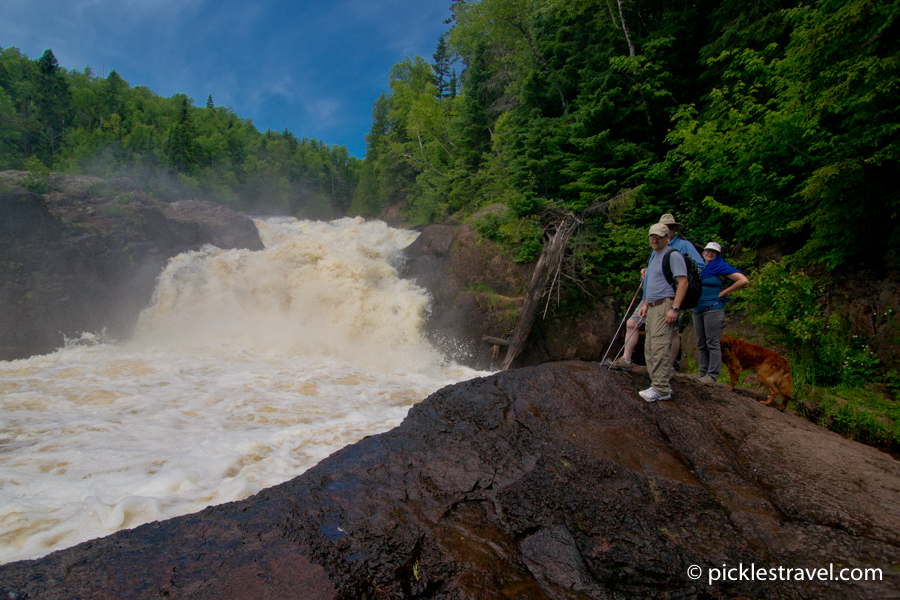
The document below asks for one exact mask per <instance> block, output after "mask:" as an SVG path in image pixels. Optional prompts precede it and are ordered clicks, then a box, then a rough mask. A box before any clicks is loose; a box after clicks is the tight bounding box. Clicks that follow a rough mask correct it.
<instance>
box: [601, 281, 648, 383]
mask: <svg viewBox="0 0 900 600" xmlns="http://www.w3.org/2000/svg"><path fill="white" fill-rule="evenodd" d="M642 285H644V278H643V277H641V281H640V282H639V283H638V287H637V289H636V290H635V291H634V297H633V298H632V299H631V303H630V304H629V305H628V310H626V311H625V318H624V319H622V322H621V323H619V328H618V329H616V335H614V336H613V339H612V341H611V342H610V343H609V348H607V349H606V354H604V355H603V360H601V361H600V364H601V365H602V364H603V361H605V360H606V357H607V356H609V351H610V350H612V347H613V344H615V343H616V338H617V337H619V332H620V331H622V325H624V324H625V321H626V320H628V315H630V314H631V307H632V306H634V301H635V300H637V296H638V292H640V291H641V286H642ZM632 333H633V332H632ZM625 343H626V344H627V343H628V340H627V339H626V340H625ZM616 358H619V357H618V356H616Z"/></svg>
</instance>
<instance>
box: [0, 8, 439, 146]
mask: <svg viewBox="0 0 900 600" xmlns="http://www.w3.org/2000/svg"><path fill="white" fill-rule="evenodd" d="M449 6H450V0H296V1H293V2H291V1H288V0H251V1H250V2H247V1H242V2H236V1H233V0H0V14H2V15H3V16H2V18H0V46H2V47H10V46H15V47H17V48H19V49H20V50H21V51H22V52H24V53H25V54H27V55H28V56H29V57H30V58H32V59H34V58H38V57H40V55H41V54H42V53H43V52H44V50H45V49H47V48H52V49H53V53H54V55H55V56H56V58H57V60H58V61H59V64H60V66H62V67H65V68H67V69H77V70H81V69H83V68H84V67H85V66H86V65H90V66H91V68H92V69H93V71H94V73H95V74H102V73H104V72H105V73H108V72H109V71H110V70H112V69H115V70H116V71H118V72H119V74H120V75H121V76H122V77H123V78H124V79H125V80H126V81H127V82H128V83H129V84H131V85H132V86H138V85H145V86H147V87H149V88H150V89H152V90H153V91H155V92H156V93H157V94H159V95H161V96H166V97H168V96H171V95H172V94H174V93H185V94H187V95H188V96H190V97H191V98H194V100H195V105H197V106H205V105H206V98H207V96H208V95H212V97H213V101H214V102H215V103H216V105H217V106H231V107H232V108H233V109H234V111H235V112H236V113H237V114H238V115H239V116H241V117H244V118H250V119H253V123H254V124H255V125H256V127H257V128H259V129H260V130H261V131H265V130H266V129H274V130H277V131H281V130H283V129H284V128H288V129H290V130H291V131H292V132H293V133H294V135H296V136H298V137H310V138H317V139H320V140H322V141H324V142H325V143H327V144H338V145H343V146H347V148H348V149H349V150H350V153H351V154H353V155H355V156H358V157H360V158H361V157H362V156H363V155H364V153H365V140H364V138H363V136H364V135H365V134H366V132H368V130H369V126H370V124H371V114H372V112H371V111H372V102H373V101H374V100H375V99H376V98H377V97H378V95H379V94H380V93H381V92H382V91H386V90H387V78H388V73H389V70H390V67H391V65H393V64H394V63H396V62H398V61H401V60H403V58H404V57H406V56H415V55H416V54H418V55H420V56H423V57H425V58H426V59H428V60H429V61H430V60H431V55H432V54H434V50H435V47H436V45H437V40H438V37H439V36H440V34H441V32H443V31H445V30H446V29H447V26H446V25H444V24H443V20H444V19H445V18H446V17H447V16H449V14H450V12H449Z"/></svg>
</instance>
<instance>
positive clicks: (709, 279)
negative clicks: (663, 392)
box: [694, 242, 750, 385]
mask: <svg viewBox="0 0 900 600" xmlns="http://www.w3.org/2000/svg"><path fill="white" fill-rule="evenodd" d="M703 261H704V262H705V263H706V266H705V267H704V269H703V271H702V272H701V273H700V282H701V283H702V284H703V292H702V293H701V294H700V302H699V304H697V306H696V308H694V333H695V334H696V336H697V361H698V362H699V363H700V368H699V369H698V372H697V375H696V376H694V378H695V379H697V381H699V382H700V383H702V384H704V385H712V384H713V383H715V382H716V380H717V379H718V378H719V373H720V372H721V370H722V345H721V344H722V328H723V327H724V326H725V303H726V302H727V301H728V300H730V298H729V297H728V296H729V295H730V294H731V293H732V292H735V291H737V290H739V289H741V288H742V287H744V286H746V285H747V284H748V283H750V280H749V279H747V276H746V275H744V274H743V273H741V272H740V271H739V270H738V269H736V268H734V267H732V266H731V265H729V264H728V263H727V262H725V259H724V258H722V246H721V245H719V244H717V243H716V242H710V243H708V244H707V245H706V248H704V249H703ZM728 283H731V285H729V286H728V287H725V285H726V284H728Z"/></svg>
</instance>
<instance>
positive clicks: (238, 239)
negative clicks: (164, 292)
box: [0, 171, 263, 360]
mask: <svg viewBox="0 0 900 600" xmlns="http://www.w3.org/2000/svg"><path fill="white" fill-rule="evenodd" d="M24 177H25V173H22V172H18V171H5V172H3V173H0V183H3V184H4V188H5V190H6V191H4V192H3V193H2V194H0V360H12V359H16V358H24V357H27V356H31V355H33V354H42V353H46V352H51V351H53V350H54V349H56V348H59V347H60V346H62V344H63V336H68V337H76V336H78V335H80V334H81V333H82V332H91V333H100V332H101V331H102V330H103V329H106V331H107V334H108V335H110V336H111V337H113V338H119V339H121V338H126V337H128V336H129V335H130V334H131V331H132V328H133V327H134V324H135V322H136V320H137V316H138V313H139V312H140V311H141V309H143V308H144V307H145V306H146V305H147V303H148V302H149V300H150V296H151V294H152V292H153V288H154V286H155V283H156V278H157V276H158V275H159V273H160V272H161V270H162V268H163V267H164V266H165V264H166V262H167V261H168V259H169V258H171V257H172V256H175V255H176V254H178V253H180V252H183V251H185V250H189V249H191V248H197V247H199V246H202V245H203V244H213V245H216V246H219V247H221V248H249V249H254V250H256V249H262V247H263V246H262V242H261V241H260V239H259V234H258V233H257V231H256V226H255V225H254V224H253V222H252V221H251V220H249V219H247V218H246V217H243V216H241V215H239V214H237V213H235V212H233V211H230V210H228V209H226V208H224V207H222V206H219V205H217V204H214V203H212V202H193V201H180V202H174V203H171V204H167V203H163V202H158V201H156V200H154V199H153V198H151V197H150V196H148V195H147V194H145V193H143V192H141V191H140V190H138V189H136V188H135V186H134V184H133V183H132V182H131V180H129V179H127V178H121V179H115V180H103V179H100V178H97V177H86V176H80V177H75V176H63V175H52V176H51V177H50V179H49V190H48V192H47V193H45V194H35V193H32V192H29V191H27V190H25V189H24V188H22V187H19V185H18V184H19V182H21V181H22V180H23V178H24Z"/></svg>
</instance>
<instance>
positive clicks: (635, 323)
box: [612, 213, 704, 371]
mask: <svg viewBox="0 0 900 600" xmlns="http://www.w3.org/2000/svg"><path fill="white" fill-rule="evenodd" d="M659 224H661V225H665V226H666V230H667V231H668V241H669V247H670V248H675V249H676V250H678V251H679V252H681V253H682V254H690V255H691V257H692V258H693V259H694V262H696V263H697V264H698V265H702V264H704V261H703V256H701V254H700V253H699V252H698V251H697V248H695V247H694V245H693V244H692V243H690V242H689V241H687V240H685V239H682V238H680V237H678V234H679V233H680V232H681V230H682V229H684V225H682V224H681V223H679V222H678V221H676V220H675V217H674V215H672V214H671V213H666V214H664V215H663V216H661V217H660V218H659ZM655 254H656V253H655V252H651V253H650V260H649V261H648V266H649V264H650V263H651V262H653V257H654V256H655ZM646 273H647V269H646V268H645V269H641V279H644V277H645V276H646ZM646 297H647V289H646V287H645V288H644V298H646ZM639 310H640V304H639V305H638V306H637V308H635V309H634V312H633V313H631V316H630V317H628V321H627V326H626V331H625V348H624V349H623V350H622V356H621V357H619V358H618V359H617V360H616V361H615V362H614V363H612V368H613V369H619V370H622V371H630V370H631V369H632V368H633V367H634V365H632V363H631V357H632V355H633V354H634V349H635V348H637V344H638V339H639V338H638V332H637V329H638V328H639V327H640V326H641V324H642V323H643V322H644V319H642V318H641V317H639V316H638V311H639ZM680 348H681V332H680V331H679V330H676V331H675V335H673V336H672V349H671V359H672V363H673V364H674V363H675V359H676V358H678V350H679V349H680Z"/></svg>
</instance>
